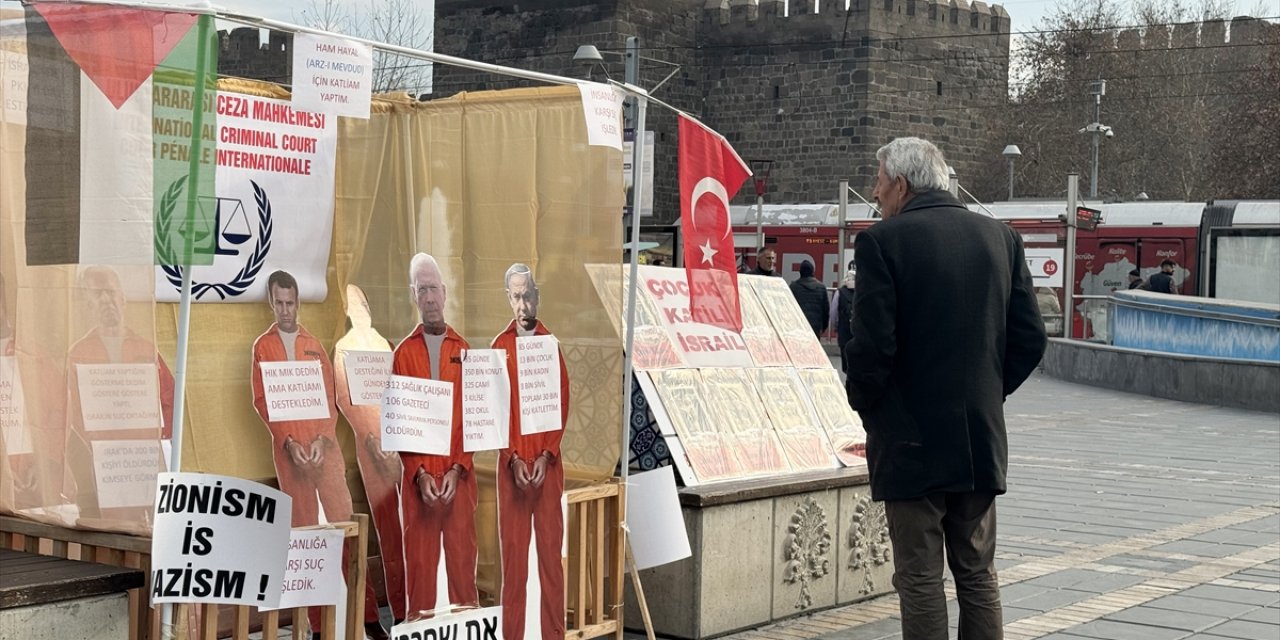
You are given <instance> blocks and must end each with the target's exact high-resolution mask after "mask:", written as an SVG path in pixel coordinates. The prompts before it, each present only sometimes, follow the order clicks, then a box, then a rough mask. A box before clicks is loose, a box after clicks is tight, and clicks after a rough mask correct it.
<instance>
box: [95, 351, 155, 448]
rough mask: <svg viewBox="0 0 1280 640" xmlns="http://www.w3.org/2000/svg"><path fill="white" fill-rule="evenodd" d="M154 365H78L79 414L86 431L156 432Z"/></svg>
mask: <svg viewBox="0 0 1280 640" xmlns="http://www.w3.org/2000/svg"><path fill="white" fill-rule="evenodd" d="M156 375H157V374H156V365H154V364H151V363H141V364H77V365H76V380H77V384H78V385H79V387H80V413H81V417H82V418H83V419H84V428H85V430H86V431H124V430H130V429H156V432H157V434H158V433H159V429H160V428H161V427H162V426H163V425H164V419H163V418H162V417H161V416H160V392H159V381H158V380H157V379H156Z"/></svg>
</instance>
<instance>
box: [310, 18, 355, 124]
mask: <svg viewBox="0 0 1280 640" xmlns="http://www.w3.org/2000/svg"><path fill="white" fill-rule="evenodd" d="M372 89H373V48H372V47H369V46H367V45H363V44H360V43H358V42H354V41H351V40H347V39H345V38H334V37H331V36H318V35H313V34H310V33H297V34H294V36H293V104H294V106H296V107H298V108H299V109H308V110H311V111H323V112H326V113H332V114H335V115H340V116H349V117H352V118H363V119H366V120H367V119H368V118H369V103H370V96H371V94H372Z"/></svg>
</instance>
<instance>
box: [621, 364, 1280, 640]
mask: <svg viewBox="0 0 1280 640" xmlns="http://www.w3.org/2000/svg"><path fill="white" fill-rule="evenodd" d="M1005 411H1006V416H1007V422H1008V426H1009V454H1010V455H1009V493H1008V494H1007V495H1005V496H1002V497H1001V498H1000V499H999V500H998V501H997V509H998V521H999V525H998V528H999V546H998V549H997V563H998V568H999V570H1000V584H1001V594H1002V598H1003V602H1004V607H1005V638H1007V639H1009V640H1029V639H1031V638H1045V639H1053V640H1082V639H1090V638H1092V639H1099V640H1101V639H1106V640H1128V639H1134V640H1139V639H1141V640H1146V639H1151V640H1162V639H1166V638H1167V639H1169V640H1174V639H1184V638H1195V639H1204V640H1223V639H1227V638H1242V639H1257V640H1276V639H1277V638H1280V415H1277V414H1268V413H1258V412H1250V411H1242V410H1237V409H1227V408H1222V407H1213V406H1207V405H1197V404H1189V403H1182V402H1175V401H1169V400H1159V399H1154V398H1149V397H1146V396H1136V395H1130V394H1124V393H1118V392H1113V391H1109V390H1106V389H1099V388H1096V387H1086V386H1081V385H1074V384H1069V383H1065V382H1061V381H1058V380H1054V379H1052V378H1048V377H1044V376H1040V375H1037V376H1034V377H1033V378H1032V379H1031V380H1029V381H1028V383H1027V385H1026V386H1024V387H1023V389H1022V390H1020V391H1019V392H1018V393H1016V394H1015V395H1014V396H1012V397H1011V398H1010V399H1009V401H1008V403H1007V404H1006V406H1005ZM948 593H949V594H950V595H951V597H952V600H951V602H950V605H951V607H950V610H951V619H952V626H953V628H954V625H955V617H956V609H955V602H954V592H953V591H951V590H950V588H948ZM897 610H898V603H897V597H896V596H892V595H891V596H883V597H880V598H876V599H873V600H870V601H866V602H862V603H858V604H855V605H851V606H846V607H840V608H836V609H829V610H827V611H822V612H818V613H814V614H809V615H805V616H800V617H797V618H792V619H789V620H786V621H783V622H780V623H776V624H772V625H769V626H766V627H762V628H760V629H755V630H751V631H746V632H742V633H738V634H733V635H730V636H726V639H727V640H759V639H766V638H767V639H785V640H805V639H816V640H881V639H885V640H888V639H897V638H901V635H900V634H899V629H898V617H897ZM643 637H644V636H643V634H639V635H636V634H628V638H643Z"/></svg>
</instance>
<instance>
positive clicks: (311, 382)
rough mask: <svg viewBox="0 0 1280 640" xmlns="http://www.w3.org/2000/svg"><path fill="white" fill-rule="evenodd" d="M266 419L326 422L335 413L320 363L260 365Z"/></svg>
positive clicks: (301, 361)
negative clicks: (332, 409) (330, 404)
mask: <svg viewBox="0 0 1280 640" xmlns="http://www.w3.org/2000/svg"><path fill="white" fill-rule="evenodd" d="M258 366H259V367H260V368H261V369H262V391H263V397H264V398H265V399H266V401H267V417H269V418H271V421H272V422H280V421H282V420H325V419H327V418H329V417H330V416H331V415H332V413H331V410H330V407H329V391H328V390H327V389H325V387H324V370H323V369H321V367H320V361H319V360H283V361H279V362H259V363H258Z"/></svg>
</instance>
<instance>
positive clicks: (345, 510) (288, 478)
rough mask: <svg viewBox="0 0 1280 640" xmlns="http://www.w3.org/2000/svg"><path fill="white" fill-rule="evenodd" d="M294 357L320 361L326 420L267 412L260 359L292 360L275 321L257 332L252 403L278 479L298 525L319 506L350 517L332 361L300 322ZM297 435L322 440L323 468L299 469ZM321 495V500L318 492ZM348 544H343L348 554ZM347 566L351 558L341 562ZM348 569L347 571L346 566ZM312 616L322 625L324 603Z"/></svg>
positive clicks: (368, 601)
mask: <svg viewBox="0 0 1280 640" xmlns="http://www.w3.org/2000/svg"><path fill="white" fill-rule="evenodd" d="M293 353H294V360H318V361H320V369H321V371H322V373H323V376H324V386H325V390H326V391H327V392H328V393H329V401H330V403H331V404H330V405H329V417H328V418H325V419H323V420H280V421H276V422H272V421H271V420H270V418H269V414H268V413H267V398H266V393H265V391H264V390H263V384H262V369H261V367H259V366H258V363H260V362H284V361H287V360H288V359H289V357H288V353H287V352H286V351H285V348H284V342H283V341H282V340H281V338H280V330H279V328H278V327H277V326H276V324H275V323H272V324H271V327H270V328H268V329H267V331H266V332H265V333H263V334H262V335H260V336H258V339H257V340H255V341H254V343H253V364H252V370H251V372H250V375H249V377H250V380H251V381H252V383H253V408H254V409H255V410H257V412H258V416H259V417H261V418H262V422H263V423H264V424H266V425H267V430H268V431H270V432H271V457H272V459H273V460H274V461H275V464H276V478H277V479H278V480H279V482H280V490H281V491H283V492H285V493H287V494H289V497H291V498H293V526H294V527H306V526H310V525H316V524H320V509H319V506H320V505H323V506H324V515H325V518H326V519H327V520H328V521H329V522H342V521H344V520H350V519H351V511H352V508H351V490H350V489H348V488H347V465H346V462H345V461H344V460H343V458H342V449H341V448H340V447H338V440H337V433H336V425H337V423H338V414H337V412H336V411H335V410H334V406H333V404H332V402H333V391H334V383H333V365H331V364H330V363H329V356H328V354H327V353H326V352H325V349H324V347H323V346H322V345H321V344H320V341H319V340H317V339H316V338H315V336H313V335H311V334H310V333H308V332H307V330H306V329H305V328H303V327H302V325H298V337H297V340H296V342H295V343H294V349H293ZM290 437H292V438H293V439H294V440H295V441H297V442H298V443H299V444H301V445H302V446H303V448H304V449H305V450H307V451H310V450H311V447H312V444H313V443H314V442H315V441H317V440H321V441H322V445H321V446H322V450H323V452H324V457H323V458H322V460H321V465H320V467H319V468H314V469H300V468H298V467H297V466H296V465H295V464H294V463H293V460H292V459H290V457H289V452H288V451H287V450H286V449H285V446H284V445H285V442H286V441H287V440H288V439H289V438H290ZM317 494H319V500H318V501H317V499H316V496H317ZM345 555H346V549H345V548H344V549H343V556H344V557H345ZM342 566H343V568H344V570H345V568H346V562H345V561H344V562H343V563H342ZM344 573H345V571H344ZM307 618H308V619H309V620H310V621H311V628H312V629H314V630H318V629H320V608H319V607H311V608H309V609H308V610H307ZM364 619H365V622H373V621H376V620H377V619H378V601H377V596H376V595H375V594H374V591H373V585H372V584H370V583H368V582H365V605H364Z"/></svg>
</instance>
